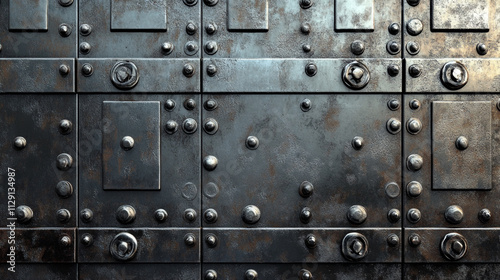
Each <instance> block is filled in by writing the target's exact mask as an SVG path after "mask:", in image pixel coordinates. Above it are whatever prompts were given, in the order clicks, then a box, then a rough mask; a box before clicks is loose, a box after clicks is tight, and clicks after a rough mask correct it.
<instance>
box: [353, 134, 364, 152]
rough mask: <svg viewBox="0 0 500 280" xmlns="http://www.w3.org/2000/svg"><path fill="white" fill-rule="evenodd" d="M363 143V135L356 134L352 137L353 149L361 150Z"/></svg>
mask: <svg viewBox="0 0 500 280" xmlns="http://www.w3.org/2000/svg"><path fill="white" fill-rule="evenodd" d="M364 144H365V140H364V139H363V137H360V136H356V137H354V138H352V141H351V145H352V147H353V148H354V149H355V150H361V149H362V148H363V145H364Z"/></svg>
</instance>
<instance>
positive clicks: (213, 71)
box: [207, 64, 217, 77]
mask: <svg viewBox="0 0 500 280" xmlns="http://www.w3.org/2000/svg"><path fill="white" fill-rule="evenodd" d="M215 74H217V66H215V65H214V64H209V65H208V66H207V75H208V76H210V77H213V76H215Z"/></svg>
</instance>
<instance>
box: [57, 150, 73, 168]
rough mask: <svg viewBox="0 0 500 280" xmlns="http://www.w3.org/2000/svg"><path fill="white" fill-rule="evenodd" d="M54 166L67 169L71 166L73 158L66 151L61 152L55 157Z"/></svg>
mask: <svg viewBox="0 0 500 280" xmlns="http://www.w3.org/2000/svg"><path fill="white" fill-rule="evenodd" d="M56 166H57V168H58V169H59V170H63V171H65V170H68V169H70V168H71V166H73V158H72V157H71V156H70V155H69V154H66V153H62V154H60V155H58V156H57V158H56Z"/></svg>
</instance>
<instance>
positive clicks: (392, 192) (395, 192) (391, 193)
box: [385, 182, 401, 198]
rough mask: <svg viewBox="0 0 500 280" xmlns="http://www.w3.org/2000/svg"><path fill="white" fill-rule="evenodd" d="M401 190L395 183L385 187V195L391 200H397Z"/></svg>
mask: <svg viewBox="0 0 500 280" xmlns="http://www.w3.org/2000/svg"><path fill="white" fill-rule="evenodd" d="M400 191H401V189H400V188H399V185H398V184H397V183H395V182H391V183H388V184H387V185H385V194H386V195H387V196H388V197H390V198H396V197H398V196H399V193H400Z"/></svg>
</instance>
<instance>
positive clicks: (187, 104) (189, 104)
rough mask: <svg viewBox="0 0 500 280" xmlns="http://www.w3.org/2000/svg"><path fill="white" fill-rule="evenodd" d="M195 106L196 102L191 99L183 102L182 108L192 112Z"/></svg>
mask: <svg viewBox="0 0 500 280" xmlns="http://www.w3.org/2000/svg"><path fill="white" fill-rule="evenodd" d="M196 105H197V104H196V100H194V99H193V98H188V99H186V100H185V101H184V108H186V110H189V111H192V110H194V109H196Z"/></svg>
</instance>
